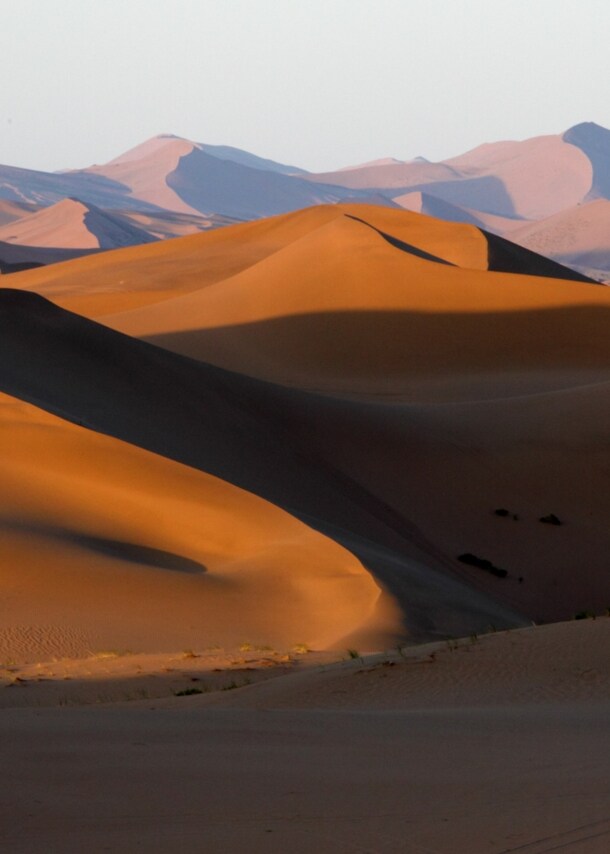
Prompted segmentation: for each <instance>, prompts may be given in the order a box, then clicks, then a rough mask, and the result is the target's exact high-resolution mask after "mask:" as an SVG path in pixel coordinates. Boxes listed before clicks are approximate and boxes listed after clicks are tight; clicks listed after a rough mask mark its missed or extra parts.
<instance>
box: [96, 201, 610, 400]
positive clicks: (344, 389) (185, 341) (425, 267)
mask: <svg viewBox="0 0 610 854" xmlns="http://www.w3.org/2000/svg"><path fill="white" fill-rule="evenodd" d="M397 213H398V216H399V217H400V218H401V219H402V217H403V216H404V217H406V219H407V222H408V220H409V219H410V217H409V216H408V215H407V214H404V215H403V214H400V213H399V212H394V211H386V210H385V209H380V213H379V214H378V215H377V217H376V218H375V222H376V224H377V225H378V226H380V227H387V222H386V221H384V220H390V219H392V218H393V217H394V216H395V215H396V214H397ZM412 217H413V219H414V220H415V222H416V224H417V226H418V228H419V229H421V230H422V231H424V230H425V228H426V224H427V223H428V222H429V220H428V219H427V218H425V217H421V216H417V215H412ZM432 222H434V223H436V221H432ZM442 225H443V227H444V230H445V234H444V235H441V236H440V237H441V239H439V240H438V241H437V242H436V245H434V241H433V240H429V241H428V243H427V249H428V251H429V249H430V248H432V247H433V246H434V248H436V247H438V248H439V250H440V251H442V253H443V255H444V256H445V257H447V256H449V255H450V254H451V253H450V251H449V250H450V249H451V248H453V247H452V246H451V245H447V244H448V241H447V242H446V243H445V242H444V241H443V239H442V238H446V236H448V235H449V234H450V233H451V230H452V229H454V228H455V229H456V232H457V233H456V239H455V252H454V253H453V258H454V259H455V258H456V256H457V255H458V248H459V247H461V248H462V258H464V255H465V254H466V252H467V251H468V249H469V246H470V247H471V255H470V258H469V259H467V260H470V261H471V262H472V266H473V267H474V264H475V263H477V262H478V263H480V264H483V263H484V260H483V250H482V247H481V244H482V243H484V238H483V235H482V234H481V232H480V231H478V230H477V229H476V228H474V227H472V226H463V225H459V226H454V225H452V224H450V223H443V224H442ZM393 233H394V234H395V235H396V236H399V237H400V238H401V239H404V238H405V237H408V236H410V235H409V234H408V233H407V229H406V228H404V229H403V230H400V231H399V230H397V229H395V230H394V232H393ZM463 234H466V236H472V238H473V240H472V243H471V244H470V245H469V244H465V245H462V242H461V236H462V235H463ZM430 235H434V237H436V235H435V234H434V232H433V231H432V230H431V232H429V236H430ZM418 243H419V245H420V246H421V245H422V244H424V243H425V241H422V240H420V239H419V234H418V231H417V229H413V236H412V238H411V244H412V245H417V244H418ZM477 252H478V253H479V257H478V258H477V257H476V253H477ZM473 256H474V257H473ZM441 257H442V256H441ZM609 307H610V293H608V292H607V291H605V290H604V289H602V288H595V287H592V286H587V285H581V284H576V283H571V282H562V281H558V280H551V279H541V278H537V277H531V276H530V277H525V276H512V275H506V274H498V273H490V272H488V271H485V270H480V269H479V270H475V269H461V268H458V267H452V266H448V265H446V264H442V263H435V262H431V261H429V260H426V259H424V258H420V257H418V256H417V255H414V254H412V252H409V251H402V250H400V249H397V248H396V247H395V246H392V245H390V244H389V243H388V242H387V240H385V239H384V238H383V236H381V235H380V234H379V233H377V231H375V230H374V229H373V228H371V227H370V226H369V225H367V224H365V223H363V222H359V221H357V220H355V219H353V218H351V217H350V216H341V217H338V218H334V219H332V220H331V221H330V222H328V223H327V224H326V225H324V226H321V227H319V228H318V229H316V230H314V231H311V232H309V233H308V234H306V235H305V236H303V237H302V238H301V239H300V240H297V241H293V242H292V243H290V244H289V245H287V246H286V247H284V248H283V249H281V250H278V251H276V252H275V253H273V254H270V255H268V256H267V257H266V258H264V259H263V260H261V261H259V262H258V263H257V264H255V265H250V266H249V267H248V268H246V269H245V270H243V271H242V272H240V273H237V274H235V275H233V276H231V277H229V278H226V279H224V280H222V281H220V282H217V283H216V284H214V285H213V286H211V287H207V288H201V289H198V290H193V291H191V292H190V293H188V294H184V295H182V296H177V297H175V298H174V299H171V300H165V301H164V302H162V303H157V304H156V305H149V306H145V307H143V308H141V309H134V310H132V311H131V312H126V313H122V314H120V315H107V316H105V317H104V322H105V323H107V324H108V325H111V326H113V327H114V328H117V329H120V330H121V331H123V332H126V333H128V334H130V335H135V336H138V337H144V338H147V339H149V340H152V341H154V342H155V343H158V344H161V345H162V346H164V347H167V348H169V349H172V350H175V351H176V352H180V353H183V354H185V355H188V356H191V357H195V358H199V359H202V360H205V361H209V362H213V363H215V364H218V365H221V366H222V367H226V368H230V369H231V370H235V371H242V372H245V373H248V374H250V375H253V376H258V377H261V378H264V379H268V380H272V381H274V382H280V383H284V384H287V385H297V386H299V387H302V388H308V389H312V390H323V391H326V392H337V393H350V394H359V393H360V394H373V395H379V394H386V395H387V394H394V395H396V394H402V395H405V396H406V397H413V395H416V396H417V395H420V396H421V395H423V397H424V399H427V398H429V396H430V394H431V393H432V395H433V396H434V394H435V384H440V385H441V386H442V384H443V383H445V382H446V381H448V380H450V379H451V378H452V377H453V378H455V379H460V380H461V378H463V377H464V376H465V375H466V374H469V375H470V382H471V385H472V388H471V391H470V392H469V394H470V395H471V396H472V394H473V393H474V394H475V395H477V394H483V395H487V394H488V392H487V391H485V389H486V388H487V387H488V386H489V385H490V383H491V385H493V384H494V382H496V380H494V376H495V372H499V375H500V377H501V376H504V375H506V376H507V377H509V378H510V376H511V375H513V374H514V373H515V372H516V371H523V370H524V369H530V370H532V371H533V373H532V374H531V377H530V378H529V379H528V377H524V378H523V380H522V385H521V389H522V390H524V389H526V388H527V387H528V383H533V385H534V387H536V388H538V387H539V383H538V382H537V379H536V374H535V371H536V370H545V371H549V370H550V371H554V370H555V369H556V368H559V367H562V366H563V367H573V368H574V369H576V370H582V371H584V372H585V373H584V374H583V378H584V379H583V381H589V380H590V381H593V380H597V378H598V377H599V370H600V368H601V369H605V368H606V366H607V361H606V360H607V357H608V350H607V344H606V340H607V339H606V335H605V332H604V328H605V324H606V320H605V314H604V310H607V309H608V308H609ZM584 316H587V317H589V316H590V318H591V327H590V329H589V332H588V336H587V341H586V342H582V336H581V333H580V331H579V324H580V323H581V322H582V319H581V318H582V317H584ZM572 359H573V360H574V362H572ZM586 372H588V373H586ZM587 377H588V378H589V379H587ZM569 382H571V380H569ZM559 385H561V380H560V381H559ZM477 388H478V389H479V390H477ZM417 389H421V391H419V392H418V391H417ZM459 394H460V393H459V392H458V398H459Z"/></svg>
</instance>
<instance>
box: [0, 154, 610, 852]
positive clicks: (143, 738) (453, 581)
mask: <svg viewBox="0 0 610 854" xmlns="http://www.w3.org/2000/svg"><path fill="white" fill-rule="evenodd" d="M125 165H126V166H128V165H129V164H128V163H127V164H125ZM500 248H502V247H501V246H500ZM511 253H512V254H511ZM502 257H504V261H502ZM498 258H500V261H501V262H502V263H503V264H504V266H505V269H506V268H511V269H513V270H515V271H514V272H498V266H497V263H498ZM532 258H533V260H532ZM537 263H538V262H537V261H536V258H535V256H531V255H529V254H528V253H527V252H522V251H521V250H519V249H518V248H514V249H511V250H510V252H509V253H508V255H506V254H505V255H504V256H502V254H501V252H500V250H499V249H498V248H497V245H494V243H493V240H492V239H491V238H490V237H489V236H488V235H487V234H485V233H484V232H483V231H481V230H480V229H479V228H477V227H476V226H475V225H472V224H456V223H450V222H443V221H440V220H435V219H434V218H432V217H429V216H422V215H420V214H417V213H412V212H409V211H402V210H395V209H390V208H382V207H374V206H367V205H352V204H345V205H333V206H321V207H317V208H308V209H305V210H303V211H299V212H296V213H292V214H287V215H283V216H280V217H274V218H271V219H267V220H261V221H258V222H251V223H243V224H237V225H233V226H229V227H227V228H224V229H220V230H217V231H210V232H207V233H203V234H197V235H192V236H187V237H181V238H177V239H175V240H169V241H164V242H157V243H153V244H150V245H145V246H137V247H128V248H126V249H123V250H117V251H113V252H107V253H103V254H96V255H92V256H90V257H87V258H80V259H76V260H74V261H71V262H68V263H63V264H57V265H54V266H53V267H48V268H44V269H37V270H30V271H26V272H23V273H17V274H14V275H12V276H11V277H10V282H9V284H10V287H5V288H2V289H0V366H1V367H0V392H1V393H2V395H1V397H0V433H1V434H2V437H3V441H2V442H1V443H0V469H1V471H2V478H1V479H0V493H1V507H2V516H1V518H0V528H1V529H2V530H1V534H2V536H1V538H0V549H1V553H2V566H3V572H2V579H1V584H2V594H3V595H2V597H0V598H1V601H2V606H1V608H0V664H1V665H2V668H1V669H0V724H1V725H0V738H1V739H2V747H3V757H4V759H5V762H6V764H7V768H8V769H9V772H8V773H7V774H5V775H3V777H2V783H1V784H0V785H1V786H2V799H1V800H0V803H1V804H2V807H1V808H0V809H1V810H2V814H3V821H2V822H1V823H0V827H1V828H2V829H1V830H0V840H1V841H2V842H3V843H4V846H5V847H6V848H7V850H10V851H14V852H33V851H37V850H45V851H49V852H58V854H59V852H62V854H64V852H72V851H74V852H77V851H78V852H80V851H82V850H87V849H91V850H100V851H103V850H110V851H117V852H131V851H135V850H146V851H153V852H154V851H159V852H165V851H167V850H168V848H170V847H172V848H173V847H174V846H180V847H181V848H182V849H183V850H187V851H193V852H195V851H206V852H208V851H209V852H224V851H244V852H251V851H255V852H256V851H265V852H266V851H277V852H284V851H286V850H294V851H297V852H298V851H302V852H310V851H312V850H319V851H321V852H329V854H330V852H337V851H338V852H364V851H369V852H373V851H388V852H394V851H395V852H403V851H408V852H411V851H413V852H416V853H417V854H422V852H425V854H508V852H513V851H515V852H516V851H519V852H524V854H542V852H546V851H553V850H565V851H570V850H571V851H573V852H574V854H581V852H582V854H602V852H605V851H606V850H607V846H608V833H609V832H610V824H608V812H607V791H608V768H609V767H610V766H609V763H608V759H609V758H610V756H609V750H610V739H609V738H608V730H607V720H608V713H609V712H610V696H609V688H610V682H609V676H610V672H609V670H608V667H609V664H608V657H607V655H606V650H607V644H608V639H609V638H608V633H609V631H610V619H609V618H608V617H606V616H602V615H604V614H605V611H606V609H607V607H608V604H609V602H608V586H607V571H608V564H607V560H608V557H607V556H608V554H610V532H609V530H608V524H607V519H608V515H609V510H610V506H609V501H610V499H609V497H608V496H609V495H610V492H609V490H608V471H609V460H608V443H607V430H606V426H605V425H607V423H608V417H609V416H610V344H609V342H608V335H607V316H608V309H609V308H610V291H608V290H607V289H606V288H603V287H600V286H597V285H595V284H593V283H588V282H579V281H572V280H570V279H569V278H561V277H560V278H549V275H548V274H549V270H548V268H545V269H543V271H542V275H533V274H532V273H535V272H537V270H536V264H537ZM532 264H533V265H534V267H531V265H532ZM557 269H558V270H559V273H560V274H561V272H562V271H561V268H557ZM565 275H566V277H569V273H568V272H566V274H565ZM545 520H546V521H545ZM464 555H470V558H474V559H475V562H474V564H473V561H472V560H470V561H469V562H466V563H465V562H464V561H463V560H460V558H461V557H462V558H463V557H464ZM477 561H478V565H477ZM486 561H487V562H488V563H486ZM579 612H581V613H584V612H590V613H591V614H597V615H598V616H597V619H594V620H593V619H582V620H580V619H579V620H572V618H573V617H574V616H575V614H576V613H579ZM557 621H561V622H557ZM532 622H536V623H543V622H553V623H554V624H553V625H536V626H532ZM508 630H510V631H508ZM456 639H457V640H456ZM368 653H373V654H371V655H369V654H368ZM41 769H43V773H41Z"/></svg>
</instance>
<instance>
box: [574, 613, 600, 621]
mask: <svg viewBox="0 0 610 854" xmlns="http://www.w3.org/2000/svg"><path fill="white" fill-rule="evenodd" d="M574 619H575V620H594V619H595V614H594V613H593V611H577V612H576V613H575V614H574Z"/></svg>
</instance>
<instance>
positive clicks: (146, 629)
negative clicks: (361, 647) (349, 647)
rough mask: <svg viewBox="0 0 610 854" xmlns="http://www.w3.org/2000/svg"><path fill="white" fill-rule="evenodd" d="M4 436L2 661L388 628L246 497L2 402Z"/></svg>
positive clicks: (298, 532) (355, 584)
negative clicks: (364, 628)
mask: <svg viewBox="0 0 610 854" xmlns="http://www.w3.org/2000/svg"><path fill="white" fill-rule="evenodd" d="M0 437H1V441H0V470H1V472H2V476H1V478H0V507H1V508H2V510H1V514H0V555H1V557H0V563H1V565H2V572H1V574H0V588H1V591H2V595H1V596H0V600H1V603H2V604H1V606H0V660H2V661H6V660H10V659H13V660H17V659H18V660H24V659H25V660H28V659H29V660H32V659H36V658H37V659H39V660H40V659H42V660H48V659H50V658H51V657H53V656H65V655H71V656H83V655H87V654H95V653H100V652H102V651H106V650H114V651H118V652H121V651H125V650H131V651H163V650H180V649H192V648H205V647H211V646H213V645H215V644H221V645H230V644H233V645H237V644H240V643H244V642H251V643H257V644H269V645H274V646H277V645H279V646H280V647H284V648H286V647H291V646H293V645H295V644H297V643H306V644H310V645H312V646H314V647H325V646H328V645H329V644H333V643H334V642H337V641H339V640H340V639H341V638H342V637H343V635H347V634H350V633H352V632H353V631H354V630H356V629H360V628H363V627H366V628H368V629H371V628H373V629H375V628H378V629H379V630H380V631H382V632H383V631H387V630H388V628H391V625H392V614H391V607H390V605H389V604H388V605H387V607H386V609H385V612H384V610H383V608H382V609H381V611H380V610H379V609H378V605H379V603H378V599H379V595H380V591H379V588H378V586H377V585H376V584H375V582H374V581H373V579H372V578H371V576H370V574H369V573H368V572H367V571H366V570H365V569H364V567H363V566H362V564H361V563H360V562H359V561H358V560H357V559H356V558H355V557H354V556H353V555H352V554H350V553H349V552H348V551H346V550H345V549H344V548H342V547H341V546H339V545H338V544H337V543H335V542H333V541H332V540H330V539H329V538H327V537H325V536H323V535H322V534H319V533H318V532H316V531H314V530H312V529H311V528H310V527H309V526H307V525H305V524H303V523H302V522H300V521H298V520H297V519H295V518H294V517H293V516H291V515H289V514H288V513H286V512H284V511H282V510H281V509H279V508H278V507H276V506H274V505H272V504H270V503H269V502H267V501H264V500H263V499H261V498H258V497H256V496H255V495H252V494H250V493H248V492H246V491H244V490H242V489H239V488H237V487H235V486H232V485H230V484H228V483H226V482H224V481H222V480H220V479H219V478H216V477H212V476H210V475H207V474H204V473H202V472H199V471H195V470H194V469H191V468H188V467H186V466H183V465H180V464H178V463H175V462H172V461H170V460H168V459H165V458H163V457H161V456H158V455H156V454H152V453H150V452H148V451H144V450H141V449H140V448H137V447H134V446H133V445H129V444H126V443H124V442H121V441H118V440H116V439H113V438H110V437H108V436H103V435H100V434H98V433H94V432H92V431H89V430H85V429H83V428H82V427H78V426H76V425H74V424H70V423H68V422H67V421H65V420H62V419H60V418H57V417H56V416H53V415H50V414H48V413H46V412H44V411H42V410H41V409H38V408H36V407H34V406H32V405H30V404H27V403H23V402H21V401H18V400H16V399H14V398H11V397H9V396H7V395H2V396H1V397H0Z"/></svg>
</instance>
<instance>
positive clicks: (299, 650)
mask: <svg viewBox="0 0 610 854" xmlns="http://www.w3.org/2000/svg"><path fill="white" fill-rule="evenodd" d="M292 651H293V652H296V654H297V655H305V653H307V652H311V650H310V649H309V647H308V646H307V644H306V643H295V645H294V646H293V647H292Z"/></svg>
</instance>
